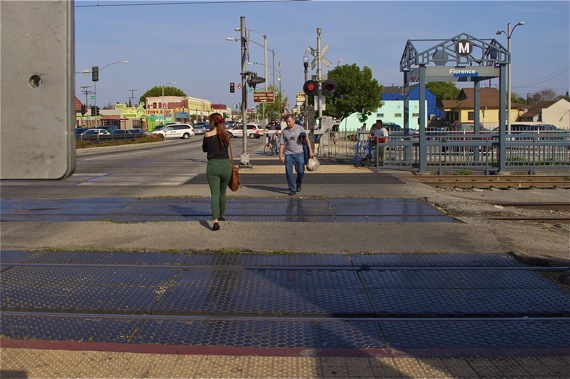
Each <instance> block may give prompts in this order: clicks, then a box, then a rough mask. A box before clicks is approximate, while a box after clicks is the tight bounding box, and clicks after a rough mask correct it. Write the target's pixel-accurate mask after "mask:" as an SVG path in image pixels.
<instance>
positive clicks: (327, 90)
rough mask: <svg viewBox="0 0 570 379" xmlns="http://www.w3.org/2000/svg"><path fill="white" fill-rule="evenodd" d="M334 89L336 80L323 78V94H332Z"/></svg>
mask: <svg viewBox="0 0 570 379" xmlns="http://www.w3.org/2000/svg"><path fill="white" fill-rule="evenodd" d="M335 91H336V82H335V81H334V80H325V81H324V82H323V95H325V96H328V95H332V94H333V93H334V92H335Z"/></svg>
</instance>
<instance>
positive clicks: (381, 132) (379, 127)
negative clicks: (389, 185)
mask: <svg viewBox="0 0 570 379" xmlns="http://www.w3.org/2000/svg"><path fill="white" fill-rule="evenodd" d="M374 125H375V127H376V128H375V129H374V130H373V131H372V138H373V142H374V157H376V158H378V161H377V164H378V165H380V166H383V165H384V159H385V158H386V146H381V145H378V144H379V143H385V142H386V141H388V129H386V128H385V127H384V125H383V124H382V120H377V121H376V124H374Z"/></svg>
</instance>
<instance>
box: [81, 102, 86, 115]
mask: <svg viewBox="0 0 570 379" xmlns="http://www.w3.org/2000/svg"><path fill="white" fill-rule="evenodd" d="M85 113H87V107H86V106H85V104H81V114H82V115H84V114H85Z"/></svg>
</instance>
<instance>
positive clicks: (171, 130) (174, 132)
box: [152, 124, 196, 139]
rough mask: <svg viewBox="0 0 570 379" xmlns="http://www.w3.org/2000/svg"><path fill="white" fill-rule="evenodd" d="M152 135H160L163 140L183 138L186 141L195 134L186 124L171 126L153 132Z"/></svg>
mask: <svg viewBox="0 0 570 379" xmlns="http://www.w3.org/2000/svg"><path fill="white" fill-rule="evenodd" d="M152 134H161V135H162V136H164V138H184V139H188V138H190V137H192V136H194V135H196V133H194V129H193V128H192V126H191V125H188V124H171V125H167V126H166V127H165V128H162V129H160V130H155V131H153V132H152Z"/></svg>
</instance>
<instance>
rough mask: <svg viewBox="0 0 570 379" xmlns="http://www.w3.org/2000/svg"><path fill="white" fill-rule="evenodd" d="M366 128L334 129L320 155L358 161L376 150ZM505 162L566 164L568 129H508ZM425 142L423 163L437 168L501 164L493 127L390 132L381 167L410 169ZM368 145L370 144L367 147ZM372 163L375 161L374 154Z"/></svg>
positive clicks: (530, 166) (569, 164)
mask: <svg viewBox="0 0 570 379" xmlns="http://www.w3.org/2000/svg"><path fill="white" fill-rule="evenodd" d="M367 136H368V134H367V133H356V132H333V133H330V138H328V139H326V138H325V139H322V140H323V141H325V142H324V143H321V144H320V145H319V147H318V150H317V153H318V155H322V156H328V157H334V158H341V159H351V158H352V160H353V161H354V163H355V164H360V162H362V159H359V158H362V155H363V154H367V153H370V152H374V151H375V150H377V149H374V146H373V145H368V138H367ZM505 143H506V154H505V161H506V166H507V167H508V168H509V169H516V170H526V171H529V172H530V173H532V171H533V170H535V169H536V168H541V169H568V168H570V132H567V131H564V132H544V133H511V134H507V137H506V141H505ZM421 144H424V146H423V147H424V148H425V151H426V153H425V159H426V163H427V167H428V168H429V169H431V170H437V171H438V172H439V173H442V172H443V171H450V170H461V169H476V170H480V171H484V172H485V173H486V174H488V173H490V172H491V171H497V169H498V165H499V135H498V133H496V132H482V133H478V134H473V133H471V134H469V133H454V132H429V133H427V134H426V136H424V138H419V136H417V135H416V136H403V135H392V136H390V137H388V139H387V141H386V142H385V143H379V144H378V146H379V147H385V148H386V153H385V154H386V156H385V160H384V162H383V167H384V168H407V169H414V168H418V167H419V163H420V159H421V156H420V145H421ZM367 146H368V149H367ZM371 163H372V164H374V165H377V164H378V163H379V162H378V157H377V156H373V157H372V160H371Z"/></svg>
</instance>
